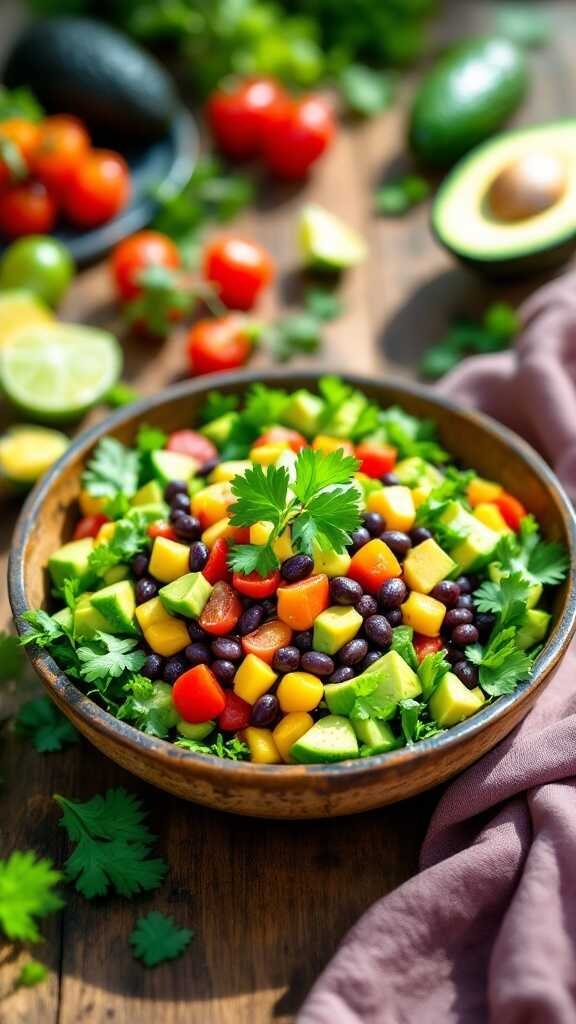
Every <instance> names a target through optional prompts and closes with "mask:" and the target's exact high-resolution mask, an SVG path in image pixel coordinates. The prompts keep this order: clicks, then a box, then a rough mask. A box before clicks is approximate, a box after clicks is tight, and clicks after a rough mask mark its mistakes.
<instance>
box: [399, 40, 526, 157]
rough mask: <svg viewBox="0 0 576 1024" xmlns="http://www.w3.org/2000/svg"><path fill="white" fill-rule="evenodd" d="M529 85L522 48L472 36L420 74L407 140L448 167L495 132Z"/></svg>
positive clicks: (417, 152) (418, 151) (418, 153)
mask: <svg viewBox="0 0 576 1024" xmlns="http://www.w3.org/2000/svg"><path fill="white" fill-rule="evenodd" d="M527 87H528V72H527V66H526V61H525V58H524V55H523V53H522V51H521V50H520V49H519V48H518V47H517V46H515V45H514V43H512V42H510V41H509V40H507V39H501V38H498V37H496V36H487V37H483V38H477V39H474V40H471V41H468V42H466V43H463V44H461V45H459V46H456V47H454V48H453V49H451V50H449V52H448V53H447V54H446V55H445V56H444V57H443V58H442V59H441V60H440V61H439V62H438V64H436V65H435V66H434V67H433V68H432V70H431V71H430V72H429V73H428V75H427V76H426V77H425V78H424V80H423V82H422V84H421V85H420V88H419V89H418V91H417V93H416V96H415V98H414V102H413V104H412V110H411V113H410V128H409V140H410V146H411V148H412V150H413V152H414V153H415V155H416V156H417V157H418V158H419V159H420V160H422V161H423V162H424V163H426V164H428V165H429V166H430V167H438V168H446V167H450V166H451V165H452V164H453V163H455V161H456V160H458V159H459V158H460V157H461V156H462V155H463V154H464V153H467V152H468V150H469V149H472V147H473V146H476V145H477V144H478V143H479V142H482V141H483V140H484V139H486V138H488V137H489V136H490V135H492V134H493V133H494V132H495V131H497V130H498V129H499V128H500V127H501V126H502V125H503V124H504V123H505V121H507V119H508V118H509V117H510V115H511V114H513V113H514V111H515V110H516V109H517V108H518V106H519V105H520V103H521V101H522V99H523V98H524V96H525V94H526V91H527Z"/></svg>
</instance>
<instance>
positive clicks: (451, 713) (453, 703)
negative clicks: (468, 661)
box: [428, 672, 485, 728]
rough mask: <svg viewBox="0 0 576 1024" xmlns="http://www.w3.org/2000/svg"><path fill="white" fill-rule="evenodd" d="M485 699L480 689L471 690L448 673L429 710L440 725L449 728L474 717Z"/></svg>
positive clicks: (434, 695)
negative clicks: (471, 716)
mask: <svg viewBox="0 0 576 1024" xmlns="http://www.w3.org/2000/svg"><path fill="white" fill-rule="evenodd" d="M484 701H485V697H484V695H483V694H482V691H481V690H479V689H478V687H477V688H476V689H475V690H469V689H468V687H466V686H464V683H462V682H460V680H459V679H458V676H455V675H454V673H453V672H447V673H446V675H445V676H443V677H442V679H441V680H440V682H439V683H438V686H437V687H436V689H435V690H434V693H433V694H432V696H431V698H430V701H429V703H428V708H429V711H430V714H431V716H432V718H433V719H434V721H435V722H437V723H438V725H442V726H444V727H445V728H448V727H449V726H451V725H457V724H458V722H463V721H464V719H466V718H470V715H474V714H475V713H476V712H477V711H479V709H480V708H481V707H482V705H483V704H484Z"/></svg>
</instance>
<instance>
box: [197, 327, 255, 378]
mask: <svg viewBox="0 0 576 1024" xmlns="http://www.w3.org/2000/svg"><path fill="white" fill-rule="evenodd" d="M186 349H187V353H188V361H189V363H190V371H191V373H198V374H201V373H217V372H218V371H219V370H235V369H236V367H237V366H243V365H244V363H245V362H246V361H247V360H248V357H249V356H250V353H251V351H252V339H251V337H250V332H249V329H248V326H247V323H246V321H245V320H244V319H243V318H242V317H240V316H234V315H230V316H222V317H218V318H217V319H215V320H199V321H198V322H197V323H195V324H194V326H193V327H192V328H191V330H190V331H189V332H188V338H187V342H186Z"/></svg>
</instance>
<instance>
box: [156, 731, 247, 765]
mask: <svg viewBox="0 0 576 1024" xmlns="http://www.w3.org/2000/svg"><path fill="white" fill-rule="evenodd" d="M174 746H175V747H182V749H183V750H191V751H193V753H195V754H212V755H213V756H214V757H224V758H227V759H228V760H229V761H245V760H246V759H247V758H248V756H249V753H250V751H249V750H248V747H247V745H246V744H245V743H243V742H242V740H240V739H238V737H237V736H233V737H232V738H230V739H224V737H223V735H222V733H218V734H217V736H216V738H215V739H214V741H213V742H212V743H199V742H198V741H197V740H188V739H185V738H184V737H181V738H180V739H178V740H176V742H175V744H174Z"/></svg>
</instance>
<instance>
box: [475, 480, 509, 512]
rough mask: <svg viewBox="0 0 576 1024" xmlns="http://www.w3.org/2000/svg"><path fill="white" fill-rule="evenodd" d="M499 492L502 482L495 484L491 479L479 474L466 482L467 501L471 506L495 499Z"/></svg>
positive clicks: (500, 491)
mask: <svg viewBox="0 0 576 1024" xmlns="http://www.w3.org/2000/svg"><path fill="white" fill-rule="evenodd" d="M501 494H502V484H497V483H495V482H494V481H493V480H484V479H483V478H482V477H481V476H476V477H474V479H473V480H471V481H470V483H469V484H468V501H469V502H470V504H471V505H472V508H475V506H476V505H481V504H484V503H485V502H488V501H495V500H496V498H499V497H500V495H501Z"/></svg>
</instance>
